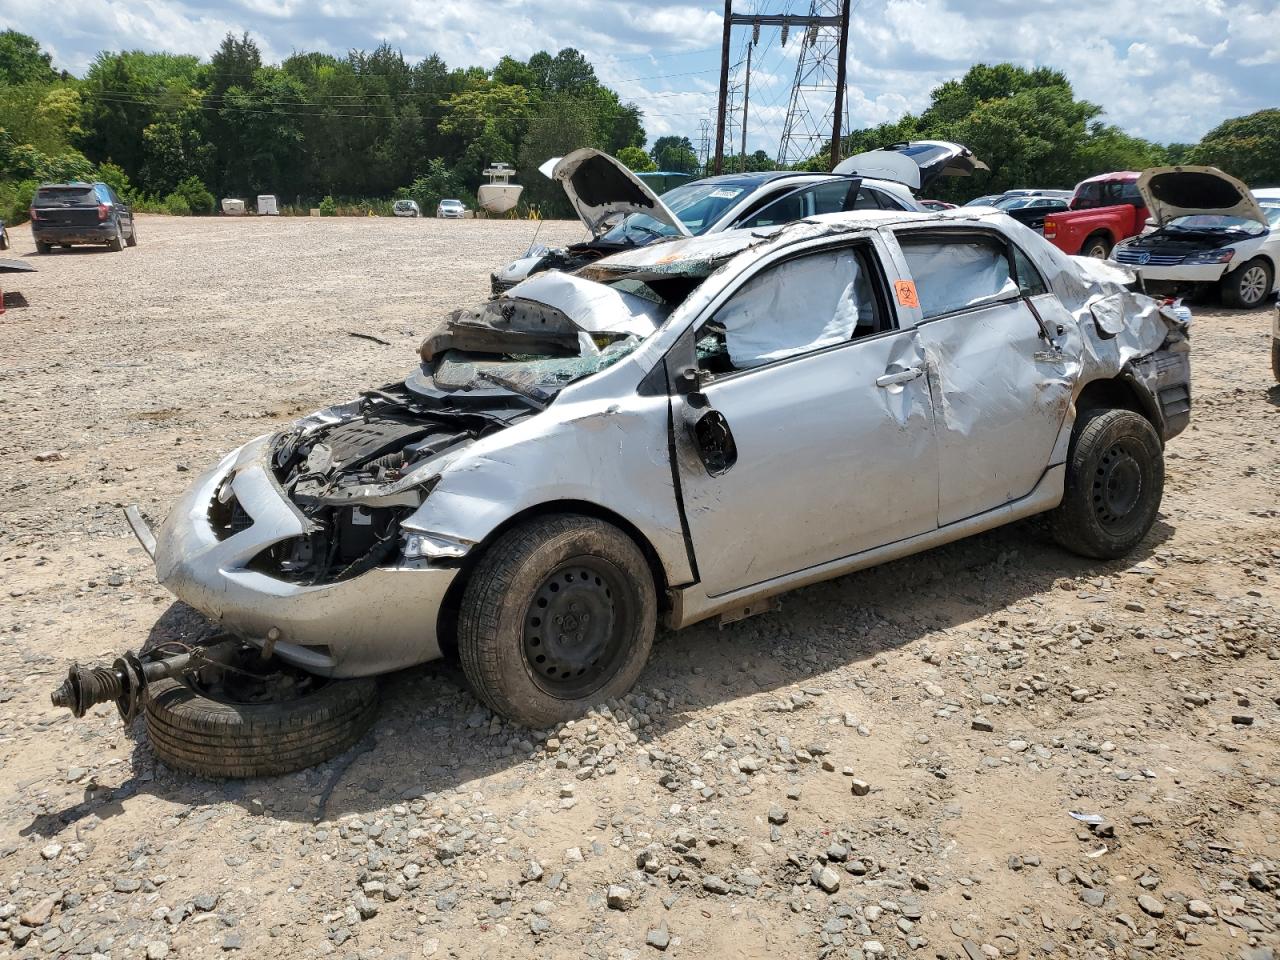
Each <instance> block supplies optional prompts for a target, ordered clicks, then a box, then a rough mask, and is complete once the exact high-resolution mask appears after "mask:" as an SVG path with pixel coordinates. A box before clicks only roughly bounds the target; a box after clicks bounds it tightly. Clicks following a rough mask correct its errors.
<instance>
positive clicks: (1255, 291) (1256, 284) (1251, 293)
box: [1240, 265, 1267, 304]
mask: <svg viewBox="0 0 1280 960" xmlns="http://www.w3.org/2000/svg"><path fill="white" fill-rule="evenodd" d="M1266 285H1267V271H1265V270H1263V269H1262V267H1260V266H1257V265H1255V266H1252V267H1250V268H1249V269H1248V270H1246V271H1245V272H1244V274H1243V275H1242V276H1241V277H1240V299H1241V300H1243V301H1244V302H1245V303H1249V304H1253V303H1257V302H1258V301H1259V300H1261V299H1262V298H1263V296H1264V295H1265V294H1266V290H1265V289H1263V288H1264V287H1266Z"/></svg>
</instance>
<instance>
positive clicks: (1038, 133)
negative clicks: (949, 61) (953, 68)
mask: <svg viewBox="0 0 1280 960" xmlns="http://www.w3.org/2000/svg"><path fill="white" fill-rule="evenodd" d="M1101 112H1102V110H1101V108H1100V107H1098V106H1097V105H1096V104H1092V103H1089V102H1088V101H1086V100H1077V99H1076V97H1075V93H1074V91H1073V90H1072V88H1071V84H1070V83H1069V82H1068V81H1067V79H1066V77H1065V76H1064V75H1063V74H1062V73H1060V72H1059V71H1057V70H1052V69H1049V68H1047V67H1039V68H1036V69H1033V70H1027V69H1025V68H1023V67H1017V66H1014V65H1013V64H1009V63H1000V64H995V65H989V64H983V63H980V64H977V65H975V66H974V67H972V68H971V69H970V70H969V71H968V72H967V73H966V74H965V75H964V76H963V77H960V78H959V79H956V80H948V81H947V82H946V83H944V84H942V85H941V86H939V87H937V88H936V89H935V90H934V91H933V93H932V95H931V98H930V104H929V106H928V107H927V108H926V109H925V110H924V111H923V112H922V113H921V114H920V115H919V116H913V115H911V114H908V115H906V116H904V117H903V118H902V119H901V120H899V121H897V122H896V123H888V124H881V125H879V126H877V127H869V128H867V129H864V130H855V131H852V132H851V133H850V134H849V135H847V136H845V137H842V138H841V152H842V155H843V156H852V155H853V154H856V153H861V152H862V151H864V150H873V149H876V148H877V147H885V146H889V145H891V144H893V143H899V142H902V141H904V140H912V139H933V140H953V141H956V142H957V143H963V144H964V145H965V146H967V147H969V148H970V149H971V150H972V151H973V152H974V154H975V155H976V156H977V157H978V158H979V159H981V160H983V161H984V162H985V163H987V164H988V165H989V166H990V167H991V170H990V172H979V173H977V174H975V175H974V176H972V177H952V178H947V179H944V180H941V181H939V182H938V183H937V184H936V185H934V186H933V187H932V188H931V189H930V192H931V193H932V194H933V195H934V196H935V197H936V198H938V199H941V200H952V201H955V202H963V201H965V200H969V199H972V198H973V197H976V196H979V195H980V194H984V193H998V192H1001V191H1004V190H1008V189H1012V188H1016V187H1061V188H1066V189H1069V188H1071V187H1073V186H1075V184H1076V183H1078V182H1079V181H1081V180H1083V179H1084V178H1086V177H1089V176H1093V175H1094V174H1098V173H1106V172H1109V171H1112V170H1132V169H1139V170H1140V169H1142V168H1144V167H1147V166H1153V165H1156V164H1160V163H1163V162H1165V158H1166V156H1167V155H1166V152H1165V150H1164V148H1162V147H1160V146H1159V145H1158V144H1153V143H1150V142H1148V141H1146V140H1142V139H1140V138H1138V137H1133V136H1130V135H1129V134H1126V133H1124V132H1123V131H1121V130H1119V129H1118V128H1116V127H1114V126H1110V125H1107V124H1104V123H1101V122H1099V120H1098V117H1099V115H1100V114H1101ZM826 161H827V155H826V154H824V155H822V156H820V157H817V158H815V159H814V160H813V161H812V162H811V165H810V166H809V168H810V169H828V164H827V162H826Z"/></svg>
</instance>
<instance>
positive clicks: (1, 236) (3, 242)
mask: <svg viewBox="0 0 1280 960" xmlns="http://www.w3.org/2000/svg"><path fill="white" fill-rule="evenodd" d="M8 249H9V234H8V233H7V232H6V233H0V250H8Z"/></svg>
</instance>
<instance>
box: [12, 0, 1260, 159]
mask: <svg viewBox="0 0 1280 960" xmlns="http://www.w3.org/2000/svg"><path fill="white" fill-rule="evenodd" d="M738 3H739V4H741V6H737V5H735V11H738V10H740V11H741V12H743V13H751V12H756V11H757V10H768V11H771V12H773V11H789V12H794V13H799V12H805V11H806V10H807V8H808V3H807V2H806V0H738ZM57 7H58V16H57V17H56V18H55V17H51V16H50V0H0V27H6V28H7V27H12V28H14V29H17V30H21V31H23V32H26V33H30V34H32V35H34V36H35V37H36V38H37V39H39V40H40V42H41V43H42V44H44V46H45V48H46V49H48V50H50V51H51V52H52V53H53V55H54V59H55V64H56V65H57V66H59V67H61V68H65V69H68V70H70V71H72V72H73V73H77V74H78V73H82V72H83V71H84V69H85V68H86V67H87V66H88V63H89V61H90V59H91V58H92V57H93V55H94V53H96V52H97V51H98V50H100V49H132V48H141V49H146V50H169V51H173V52H181V53H194V54H199V55H201V56H204V57H207V56H209V54H210V53H212V52H213V50H214V49H215V48H216V46H217V44H218V42H219V40H220V39H221V38H222V36H223V35H224V34H226V33H227V32H228V31H233V32H236V33H240V32H242V31H244V30H248V31H249V32H250V33H251V34H252V35H253V36H254V37H255V38H256V39H257V40H258V42H259V44H260V45H261V46H262V48H263V50H264V52H265V54H266V55H267V56H268V58H269V59H271V60H279V59H282V58H283V57H286V56H288V55H289V54H290V53H291V52H293V51H294V50H327V51H331V52H334V53H344V52H345V51H346V50H347V49H348V48H352V47H356V48H365V49H372V48H373V47H374V46H376V45H377V44H378V43H379V42H381V41H382V40H384V39H385V40H387V41H389V42H390V43H391V44H392V45H393V46H396V47H399V48H400V49H402V50H403V52H404V54H405V56H406V57H408V58H410V59H412V60H416V59H419V58H421V57H423V56H426V55H428V54H430V53H438V54H440V55H441V56H442V57H444V58H445V60H446V61H447V62H448V63H449V64H450V65H451V66H452V65H464V66H465V65H473V64H478V65H482V66H492V65H493V64H494V63H496V62H497V60H498V58H499V57H501V56H502V55H503V54H511V55H513V56H517V57H522V58H523V57H527V56H528V55H530V54H532V53H534V52H536V51H537V50H540V49H546V50H551V51H555V50H558V49H560V48H561V47H565V46H574V47H577V48H578V49H580V50H582V51H583V52H584V53H585V54H586V55H587V56H588V57H589V58H590V59H591V60H592V62H593V63H594V64H595V65H596V69H597V72H598V74H599V75H600V77H601V79H603V80H604V81H605V82H607V83H609V84H610V85H612V86H614V88H615V89H617V90H618V91H619V93H621V94H622V95H623V96H624V97H625V98H627V99H629V100H632V101H634V102H635V103H637V104H638V105H639V106H640V107H641V108H642V109H643V110H644V112H645V126H646V129H647V130H648V132H649V134H650V137H651V138H652V137H656V136H660V135H663V134H666V133H681V134H687V135H689V136H690V137H691V138H693V139H695V140H696V135H697V132H698V127H699V121H700V120H701V119H703V118H704V117H709V116H710V115H711V111H712V109H713V108H714V104H715V87H716V80H717V68H718V54H719V42H720V25H721V14H722V11H723V4H722V3H717V2H711V3H695V2H681V0H633V2H623V0H525V2H517V0H399V2H389V0H212V2H206V3H195V2H186V0H59V2H58V4H57ZM1156 10H1158V11H1159V15H1157V14H1156V13H1154V11H1156ZM744 41H745V31H743V32H742V33H738V34H736V37H735V43H734V51H735V57H736V56H737V55H738V53H739V52H740V49H741V45H742V43H743V42H744ZM766 47H767V49H766ZM798 48H799V44H798V42H797V40H796V38H794V37H793V38H792V39H791V40H790V41H789V43H788V44H787V48H786V49H783V48H781V46H780V44H779V43H778V37H777V35H776V33H774V35H773V37H772V41H771V40H770V31H769V30H767V29H766V30H764V31H762V34H761V47H760V49H761V51H762V53H761V55H760V56H759V57H758V58H757V64H758V69H755V70H753V72H752V80H751V83H752V107H751V118H752V122H751V124H750V128H749V135H750V136H749V149H757V148H759V149H764V150H766V151H767V152H768V153H770V154H776V152H777V147H778V138H779V135H780V133H781V127H782V119H783V115H784V114H785V110H786V100H787V94H788V91H789V89H790V84H791V79H792V75H793V72H794V70H795V56H796V54H797V51H798ZM1001 60H1009V61H1012V62H1014V63H1019V64H1023V65H1026V66H1037V65H1046V66H1052V67H1056V68H1058V69H1060V70H1063V71H1064V72H1065V73H1066V74H1067V76H1068V78H1069V79H1070V80H1071V81H1072V83H1073V84H1074V85H1075V88H1076V91H1077V94H1078V95H1079V96H1083V97H1085V98H1087V99H1089V100H1092V101H1093V102H1095V103H1098V104H1100V105H1101V106H1102V107H1103V108H1104V109H1105V111H1106V119H1107V120H1109V121H1110V122H1113V123H1117V124H1119V125H1121V126H1122V127H1124V128H1125V129H1127V130H1129V131H1131V132H1133V133H1136V134H1139V135H1141V136H1145V137H1148V138H1151V139H1154V140H1159V141H1162V142H1169V141H1178V140H1182V141H1194V140H1197V139H1199V137H1200V136H1201V135H1202V134H1203V133H1204V132H1205V131H1207V130H1208V129H1210V128H1211V127H1213V126H1214V125H1216V124H1217V123H1219V122H1220V121H1222V120H1223V119H1226V118H1227V117H1232V116H1238V115H1240V114H1243V113H1249V112H1252V111H1254V110H1258V109H1261V108H1263V107H1269V106H1278V105H1280V79H1278V78H1280V0H1163V2H1161V3H1159V4H1152V3H1149V2H1138V0H1073V2H1072V3H1070V4H1066V3H1061V2H1050V0H855V10H854V13H853V28H852V33H851V39H850V51H849V104H850V113H851V119H852V124H853V126H855V127H860V126H866V125H870V124H874V123H878V122H881V121H885V120H894V119H897V118H898V117H899V116H901V114H902V113H903V112H904V111H907V110H913V111H914V110H919V109H920V108H921V107H923V106H924V105H925V104H927V102H928V98H929V91H930V90H931V89H932V88H933V87H934V86H936V85H937V84H938V83H940V82H942V81H943V80H946V79H948V78H951V77H954V76H958V75H960V74H962V73H963V72H964V71H965V70H966V69H967V68H968V67H969V65H971V64H973V63H975V62H979V61H986V62H996V61H1001Z"/></svg>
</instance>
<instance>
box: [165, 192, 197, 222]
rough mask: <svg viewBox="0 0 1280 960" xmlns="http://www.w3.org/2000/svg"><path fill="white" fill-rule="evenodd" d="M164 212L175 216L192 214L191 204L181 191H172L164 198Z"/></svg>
mask: <svg viewBox="0 0 1280 960" xmlns="http://www.w3.org/2000/svg"><path fill="white" fill-rule="evenodd" d="M164 212H165V213H168V214H172V215H173V216H175V217H189V216H191V204H189V203H187V198H186V197H184V196H183V195H182V194H180V193H171V194H169V195H168V196H167V197H165V198H164Z"/></svg>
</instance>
